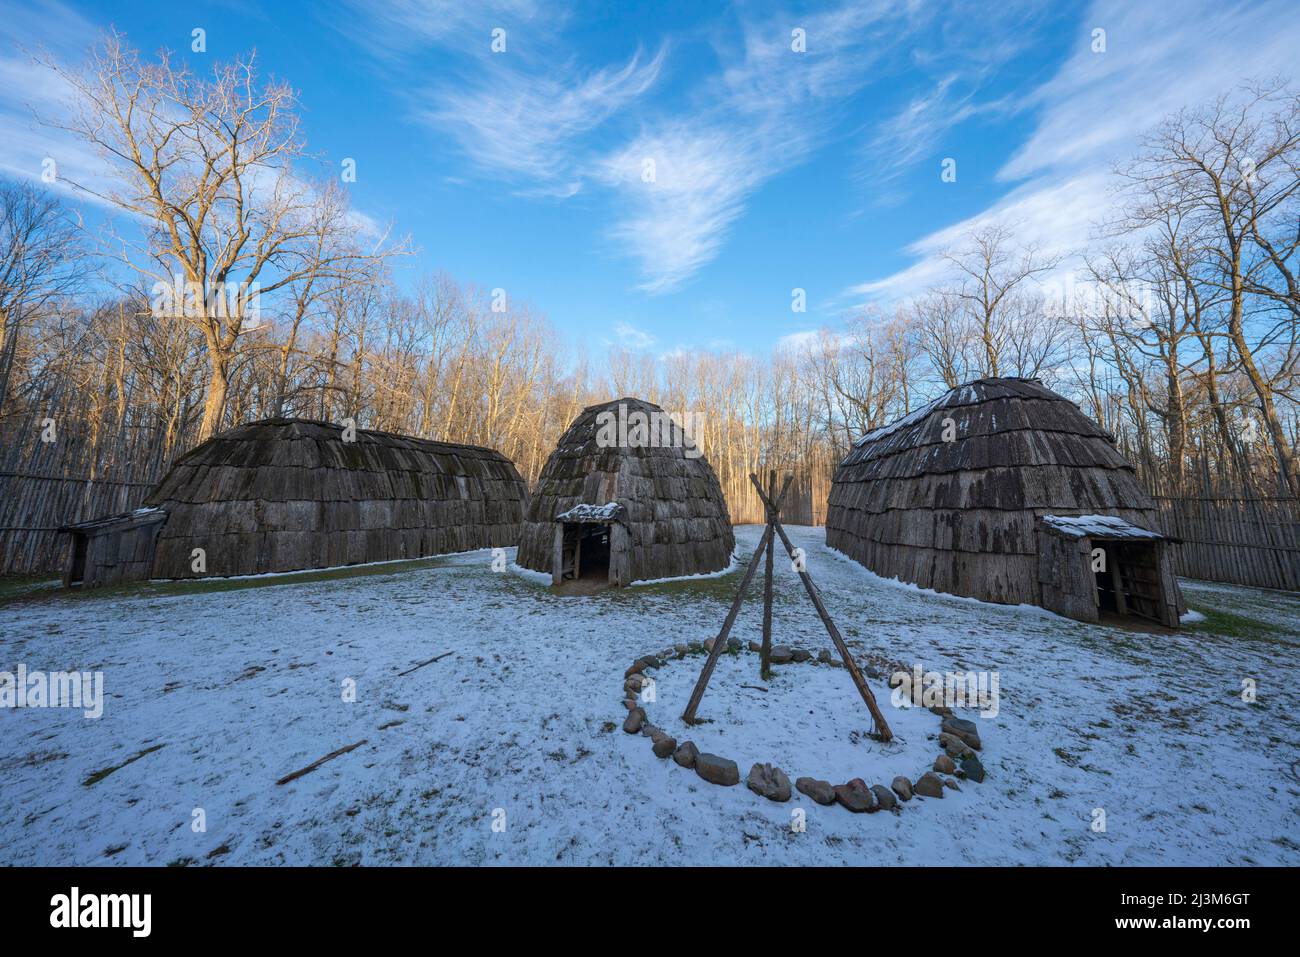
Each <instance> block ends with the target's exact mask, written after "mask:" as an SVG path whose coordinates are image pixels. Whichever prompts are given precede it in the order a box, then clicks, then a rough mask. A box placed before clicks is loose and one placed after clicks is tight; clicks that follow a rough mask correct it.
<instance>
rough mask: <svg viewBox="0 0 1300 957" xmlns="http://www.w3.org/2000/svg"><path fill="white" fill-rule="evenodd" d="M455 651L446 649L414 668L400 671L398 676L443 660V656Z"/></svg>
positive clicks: (452, 653)
mask: <svg viewBox="0 0 1300 957" xmlns="http://www.w3.org/2000/svg"><path fill="white" fill-rule="evenodd" d="M455 653H456V652H454V651H446V652H443V653H442V654H440V655H438V656H437V657H436V658H430V659H429V660H428V661H421V662H420V663H419V664H418V665H416V666H415V667H414V668H407V669H406V670H405V671H399V672H398V673H397V677H399V678H401V677H403V676H405V675H409V674H410V673H411V672H412V671H415V670H416V669H418V668H423V667H424V666H425V665H431V664H433V663H434V662H435V661H442V659H443V658H446V657H447V655H454V654H455Z"/></svg>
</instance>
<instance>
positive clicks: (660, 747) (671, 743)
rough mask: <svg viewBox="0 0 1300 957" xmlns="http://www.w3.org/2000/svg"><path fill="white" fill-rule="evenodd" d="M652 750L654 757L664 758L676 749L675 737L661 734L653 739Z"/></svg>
mask: <svg viewBox="0 0 1300 957" xmlns="http://www.w3.org/2000/svg"><path fill="white" fill-rule="evenodd" d="M653 750H654V753H655V757H656V758H666V757H668V755H670V754H672V753H673V752H674V751H676V750H677V739H676V738H670V737H668V735H666V734H661V735H659V736H658V737H657V738H655V739H654V746H653Z"/></svg>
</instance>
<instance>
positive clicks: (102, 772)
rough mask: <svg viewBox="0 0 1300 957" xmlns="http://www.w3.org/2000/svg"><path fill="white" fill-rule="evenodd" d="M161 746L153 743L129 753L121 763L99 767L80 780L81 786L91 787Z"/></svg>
mask: <svg viewBox="0 0 1300 957" xmlns="http://www.w3.org/2000/svg"><path fill="white" fill-rule="evenodd" d="M161 747H162V745H161V744H155V745H154V746H153V747H151V748H145V749H144V750H143V751H140V752H138V753H136V754H133V755H131V757H129V758H127V759H126V760H125V761H123V762H122V763H121V764H115V765H113V766H112V767H108V768H100V769H99V770H98V771H96V772H95V773H94V774H92V775H91V776H90V777H88V778H86V780H84V781H82V782H81V784H82V786H83V787H91V786H93V785H95V784H98V783H99V782H100V781H102V780H104V778H106V777H108V776H109V775H110V774H112V773H113V772H114V771H121V770H122V769H123V768H124V767H126V766H127V765H128V764H134V763H135V762H136V761H139V760H140V759H141V758H143V757H144V756H145V755H146V754H153V752H155V751H157V750H158V749H159V748H161Z"/></svg>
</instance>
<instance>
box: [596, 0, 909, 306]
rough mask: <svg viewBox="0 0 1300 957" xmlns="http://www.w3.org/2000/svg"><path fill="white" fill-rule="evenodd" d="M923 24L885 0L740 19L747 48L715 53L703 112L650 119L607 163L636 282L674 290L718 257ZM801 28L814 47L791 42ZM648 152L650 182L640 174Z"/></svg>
mask: <svg viewBox="0 0 1300 957" xmlns="http://www.w3.org/2000/svg"><path fill="white" fill-rule="evenodd" d="M916 25H917V17H916V14H915V8H905V9H903V10H902V11H901V12H900V11H898V10H897V8H896V7H894V6H893V5H890V4H886V3H883V2H848V3H845V4H842V5H841V6H839V7H837V8H835V9H832V10H830V11H826V12H823V13H819V14H816V15H812V16H803V17H795V16H791V17H789V18H786V19H784V20H782V19H781V18H773V17H767V18H765V19H764V20H763V21H762V22H761V23H760V22H757V21H755V22H748V21H747V22H745V23H743V24H742V42H741V43H740V45H739V47H738V48H737V49H734V50H733V49H728V48H719V49H718V51H717V53H718V56H719V59H720V60H721V61H722V62H723V64H724V66H723V70H722V72H721V74H719V75H718V76H716V77H713V78H712V80H711V81H710V82H708V83H706V84H704V85H703V86H702V87H701V88H699V89H698V90H697V103H698V106H697V108H695V109H694V110H692V111H688V112H687V114H686V115H684V116H670V117H665V118H663V119H660V120H658V121H655V122H651V123H649V124H648V125H647V126H646V127H645V128H644V129H643V130H642V131H641V133H640V134H639V135H638V136H637V137H636V138H635V139H634V140H633V141H632V142H630V143H628V144H626V145H625V146H623V147H622V148H620V149H618V150H615V151H614V152H612V153H611V154H610V155H608V156H607V157H605V159H604V160H603V161H602V162H601V168H602V170H603V174H602V175H603V179H604V180H605V182H606V183H608V184H609V185H610V186H612V187H614V188H616V189H617V190H618V193H617V195H616V196H615V207H616V209H617V210H618V212H617V221H616V222H615V223H614V225H613V226H612V227H611V228H610V230H609V235H610V237H611V238H612V239H613V240H614V241H615V242H616V243H618V244H619V246H620V247H621V248H622V250H623V252H624V253H625V255H627V256H629V257H630V258H632V259H633V260H634V261H635V262H636V263H637V264H638V267H639V270H640V272H641V275H642V282H641V284H640V288H641V289H643V290H645V291H647V292H650V293H663V292H668V291H671V290H674V289H677V288H679V287H680V286H681V285H682V284H683V283H684V282H685V281H686V280H687V279H689V278H690V277H691V276H692V275H694V274H695V273H696V272H697V271H698V270H699V269H700V268H701V267H702V266H704V265H705V264H706V263H708V262H710V261H711V260H712V259H713V258H714V257H715V256H717V254H718V252H719V250H720V249H721V248H722V245H723V243H724V242H725V241H726V238H727V235H728V233H729V231H730V229H731V227H732V226H733V224H734V223H735V222H736V220H737V219H738V218H739V217H740V216H741V214H742V213H743V212H744V210H745V204H746V201H747V199H748V198H749V196H750V195H751V194H752V193H753V192H754V191H755V190H757V189H758V188H760V187H761V186H762V185H763V184H764V183H766V182H768V181H769V180H771V179H772V178H773V177H775V176H777V175H778V174H780V173H782V172H784V171H785V170H788V169H790V168H792V167H794V166H797V165H798V164H800V163H802V162H803V161H804V160H806V159H807V158H808V156H809V155H810V154H811V153H812V152H813V151H814V150H815V149H816V148H817V147H818V146H820V145H821V143H822V142H823V141H824V139H825V137H826V135H827V132H828V129H829V128H830V126H831V122H832V120H833V119H834V116H835V112H836V110H837V108H839V107H840V106H842V104H843V101H844V99H845V98H846V97H848V96H851V95H852V94H853V93H855V92H857V91H858V90H860V89H861V88H862V87H863V86H864V85H865V84H866V83H867V82H868V80H869V78H870V76H871V70H872V68H873V67H874V66H875V65H876V63H877V62H878V60H879V59H880V57H881V56H882V55H883V53H882V51H888V50H891V49H894V48H895V45H896V44H897V43H898V42H899V41H900V40H901V38H902V37H903V36H904V35H905V34H906V33H907V31H908V30H910V29H913V28H915V26H916ZM796 27H797V28H799V29H802V30H804V31H805V34H806V37H807V52H806V53H795V52H794V51H793V50H792V49H791V31H792V30H793V29H794V28H796ZM648 159H650V160H653V161H654V163H655V172H656V178H655V180H654V182H645V181H644V178H643V176H642V170H643V168H644V165H643V164H644V163H645V161H646V160H648Z"/></svg>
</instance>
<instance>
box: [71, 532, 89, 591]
mask: <svg viewBox="0 0 1300 957" xmlns="http://www.w3.org/2000/svg"><path fill="white" fill-rule="evenodd" d="M86 539H87V537H86V536H85V535H77V534H74V535H73V536H72V565H71V566H70V567H69V569H68V587H69V588H71V587H72V586H74V585H80V584H81V583H82V581H83V580H84V579H85V577H86V544H87V541H86Z"/></svg>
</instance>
